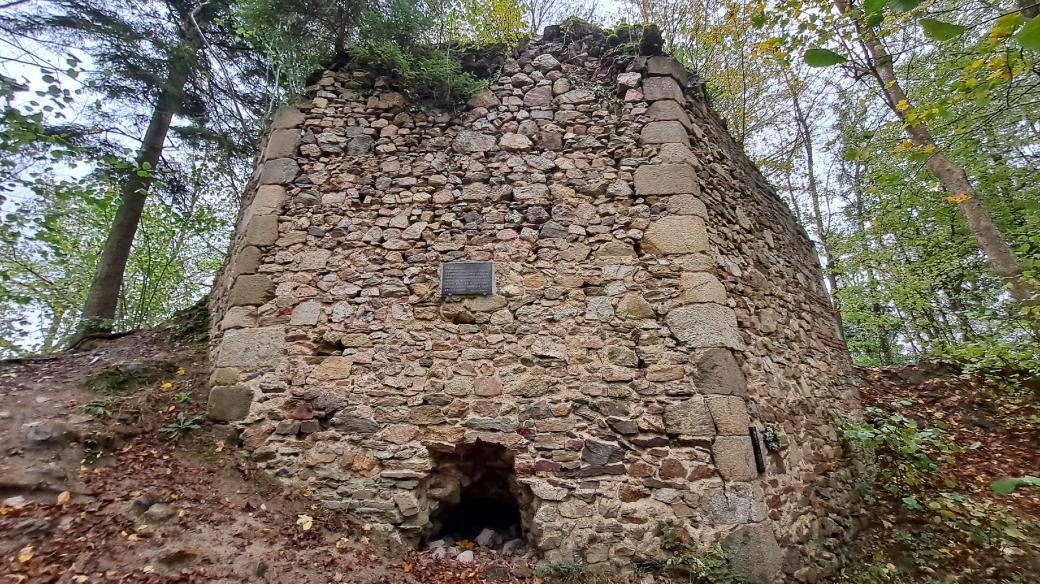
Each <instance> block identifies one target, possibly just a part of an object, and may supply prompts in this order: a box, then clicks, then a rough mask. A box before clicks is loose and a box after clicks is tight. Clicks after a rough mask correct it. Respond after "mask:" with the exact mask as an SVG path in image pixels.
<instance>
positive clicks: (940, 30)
mask: <svg viewBox="0 0 1040 584" xmlns="http://www.w3.org/2000/svg"><path fill="white" fill-rule="evenodd" d="M917 22H919V23H921V28H923V29H924V34H925V35H926V36H927V37H928V38H930V39H932V40H936V41H948V40H950V39H955V38H957V37H959V36H961V35H962V34H964V31H965V30H967V29H966V28H965V27H963V26H961V25H959V24H951V23H949V22H943V21H941V20H938V19H935V18H922V19H920V20H918V21H917Z"/></svg>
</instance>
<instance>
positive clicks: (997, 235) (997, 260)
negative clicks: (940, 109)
mask: <svg viewBox="0 0 1040 584" xmlns="http://www.w3.org/2000/svg"><path fill="white" fill-rule="evenodd" d="M834 4H835V6H836V7H837V8H838V11H839V12H840V13H841V14H844V15H846V16H847V17H848V18H849V19H850V20H851V21H852V22H853V23H855V26H856V31H857V32H858V33H859V42H860V43H861V44H862V45H863V47H864V49H865V50H866V51H867V53H868V54H869V56H870V64H871V66H872V73H873V74H874V75H875V76H876V78H877V81H878V83H879V85H880V88H881V91H882V92H883V94H884V97H885V101H886V102H887V104H888V107H889V108H890V109H891V110H892V112H893V113H895V114H896V116H897V117H898V118H899V119H900V120H901V121H902V122H903V123H904V128H905V131H906V134H907V136H908V137H909V139H910V142H911V143H912V144H913V145H914V146H916V147H918V148H921V149H922V150H924V151H926V152H930V154H929V156H928V159H927V161H926V163H925V164H926V165H927V167H928V170H930V171H931V173H932V174H933V175H934V176H935V178H937V179H938V180H939V182H940V183H941V184H942V186H943V189H944V190H945V191H946V192H947V193H948V194H949V195H950V197H953V199H954V200H957V201H959V202H958V203H957V208H958V209H959V210H960V212H961V215H963V216H964V220H965V222H967V224H968V230H969V231H970V232H971V234H972V236H973V237H974V238H975V241H976V242H977V243H978V246H979V248H980V249H981V250H982V252H983V254H985V256H986V263H987V264H988V265H989V267H990V268H991V269H992V270H993V271H994V272H995V273H996V274H997V275H998V276H1000V278H1001V279H1002V280H1004V282H1005V283H1006V284H1007V285H1008V288H1009V289H1010V292H1011V297H1012V298H1013V299H1014V300H1015V302H1017V303H1018V305H1019V306H1020V307H1022V308H1023V309H1029V308H1036V307H1037V306H1040V296H1038V294H1037V290H1036V287H1035V286H1034V285H1033V284H1031V283H1030V282H1028V281H1026V280H1025V278H1023V276H1022V266H1021V265H1020V264H1019V262H1018V258H1017V257H1016V256H1015V254H1014V252H1013V251H1012V250H1011V247H1010V246H1009V245H1008V243H1007V240H1006V239H1005V238H1004V234H1003V233H1001V232H1000V229H999V228H997V226H996V224H994V223H993V218H992V217H991V216H990V214H989V212H987V211H986V209H985V208H984V207H983V206H982V203H981V202H980V201H979V200H978V198H977V197H976V193H975V187H974V185H972V183H971V180H970V179H969V178H968V173H967V172H966V171H965V170H964V168H962V167H960V166H958V165H957V164H956V163H954V162H953V161H952V160H950V159H949V157H947V156H946V154H945V153H944V152H943V150H942V149H941V148H940V147H939V146H938V145H937V144H936V143H935V139H934V138H933V136H932V133H931V130H930V129H929V127H928V126H927V125H926V124H925V123H924V122H922V121H920V120H915V121H914V122H913V123H906V113H907V112H909V111H913V104H912V102H910V100H909V98H908V97H907V95H906V92H905V91H904V90H903V86H902V85H901V84H900V83H899V80H898V79H897V78H896V75H895V69H894V67H893V65H892V56H891V55H889V54H888V51H887V49H885V46H884V45H883V44H882V43H881V39H879V38H878V36H877V35H876V34H875V33H874V31H873V30H872V29H871V28H870V27H866V26H863V24H862V23H861V22H860V20H859V19H858V18H856V15H854V14H851V13H850V7H849V4H848V2H847V0H835V2H834ZM901 104H902V105H901ZM1032 312H1033V311H1028V310H1027V311H1026V314H1027V319H1028V321H1029V322H1030V326H1031V327H1032V328H1033V330H1034V331H1040V323H1038V317H1037V315H1034V314H1032Z"/></svg>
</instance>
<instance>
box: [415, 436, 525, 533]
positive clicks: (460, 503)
mask: <svg viewBox="0 0 1040 584" xmlns="http://www.w3.org/2000/svg"><path fill="white" fill-rule="evenodd" d="M431 455H432V457H433V461H434V472H433V473H432V476H431V479H430V482H429V484H428V486H427V496H428V497H429V500H430V524H429V526H428V529H427V530H426V532H427V535H426V537H425V538H424V539H425V542H424V543H425V545H426V547H429V548H431V549H436V548H443V549H445V550H446V552H447V553H456V552H457V551H458V552H461V551H465V550H467V549H474V548H483V549H495V550H503V551H507V552H520V551H522V550H525V549H526V548H527V540H526V535H527V529H526V525H529V520H530V516H531V515H532V514H533V513H531V512H530V504H531V501H532V497H531V494H530V492H529V490H528V489H527V487H526V486H524V485H523V484H521V483H520V482H518V481H517V480H516V474H515V472H514V470H513V463H514V459H513V456H512V455H511V454H510V453H509V452H508V450H506V448H505V447H504V446H502V445H500V444H492V443H488V442H479V441H478V442H475V443H472V444H462V445H459V446H457V447H456V448H455V449H453V450H452V451H450V452H439V451H431Z"/></svg>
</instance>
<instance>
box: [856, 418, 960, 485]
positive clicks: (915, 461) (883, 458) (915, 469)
mask: <svg viewBox="0 0 1040 584" xmlns="http://www.w3.org/2000/svg"><path fill="white" fill-rule="evenodd" d="M908 405H912V402H896V403H894V404H893V406H895V407H896V408H899V407H904V406H908ZM864 416H865V421H864V422H862V423H856V422H845V423H843V424H841V432H842V437H843V438H844V439H845V440H846V442H848V443H849V444H850V445H851V446H852V447H853V449H854V450H858V451H860V452H865V453H866V454H867V455H868V457H869V458H871V459H873V460H875V461H876V463H877V467H878V472H879V482H880V484H881V486H882V488H884V489H885V490H886V491H888V492H889V493H891V494H893V495H900V494H904V493H908V492H912V491H914V490H915V489H918V488H920V487H922V486H927V485H935V484H940V483H941V482H942V480H941V476H940V475H939V472H938V471H939V465H940V464H942V463H945V462H949V461H950V460H951V457H952V456H953V455H954V454H956V453H958V452H961V448H959V447H958V446H956V445H954V444H951V443H949V442H947V441H946V440H945V439H944V432H943V431H942V430H940V429H938V428H925V427H922V426H921V425H920V424H919V423H918V422H917V421H916V420H913V419H911V418H909V417H907V416H904V415H901V414H898V413H893V414H889V413H887V412H885V411H884V410H882V409H880V408H873V407H868V408H866V409H865V410H864ZM946 484H947V486H953V485H952V484H950V483H949V482H947V483H946Z"/></svg>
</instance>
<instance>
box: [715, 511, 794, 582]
mask: <svg viewBox="0 0 1040 584" xmlns="http://www.w3.org/2000/svg"><path fill="white" fill-rule="evenodd" d="M722 546H723V548H725V549H726V550H728V551H729V552H730V554H731V556H730V558H729V566H730V569H731V570H732V571H733V572H734V573H735V574H736V575H738V576H741V577H743V578H744V579H745V580H746V581H747V582H748V584H772V582H774V581H775V580H776V578H777V576H778V575H779V574H780V569H781V568H782V566H783V550H782V549H780V545H779V544H777V543H776V537H774V536H773V530H772V528H771V527H770V524H769V523H768V522H763V523H755V524H752V525H742V526H740V527H738V528H737V529H736V530H735V531H734V532H733V533H730V534H729V535H727V536H726V538H725V539H724V540H723V542H722Z"/></svg>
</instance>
